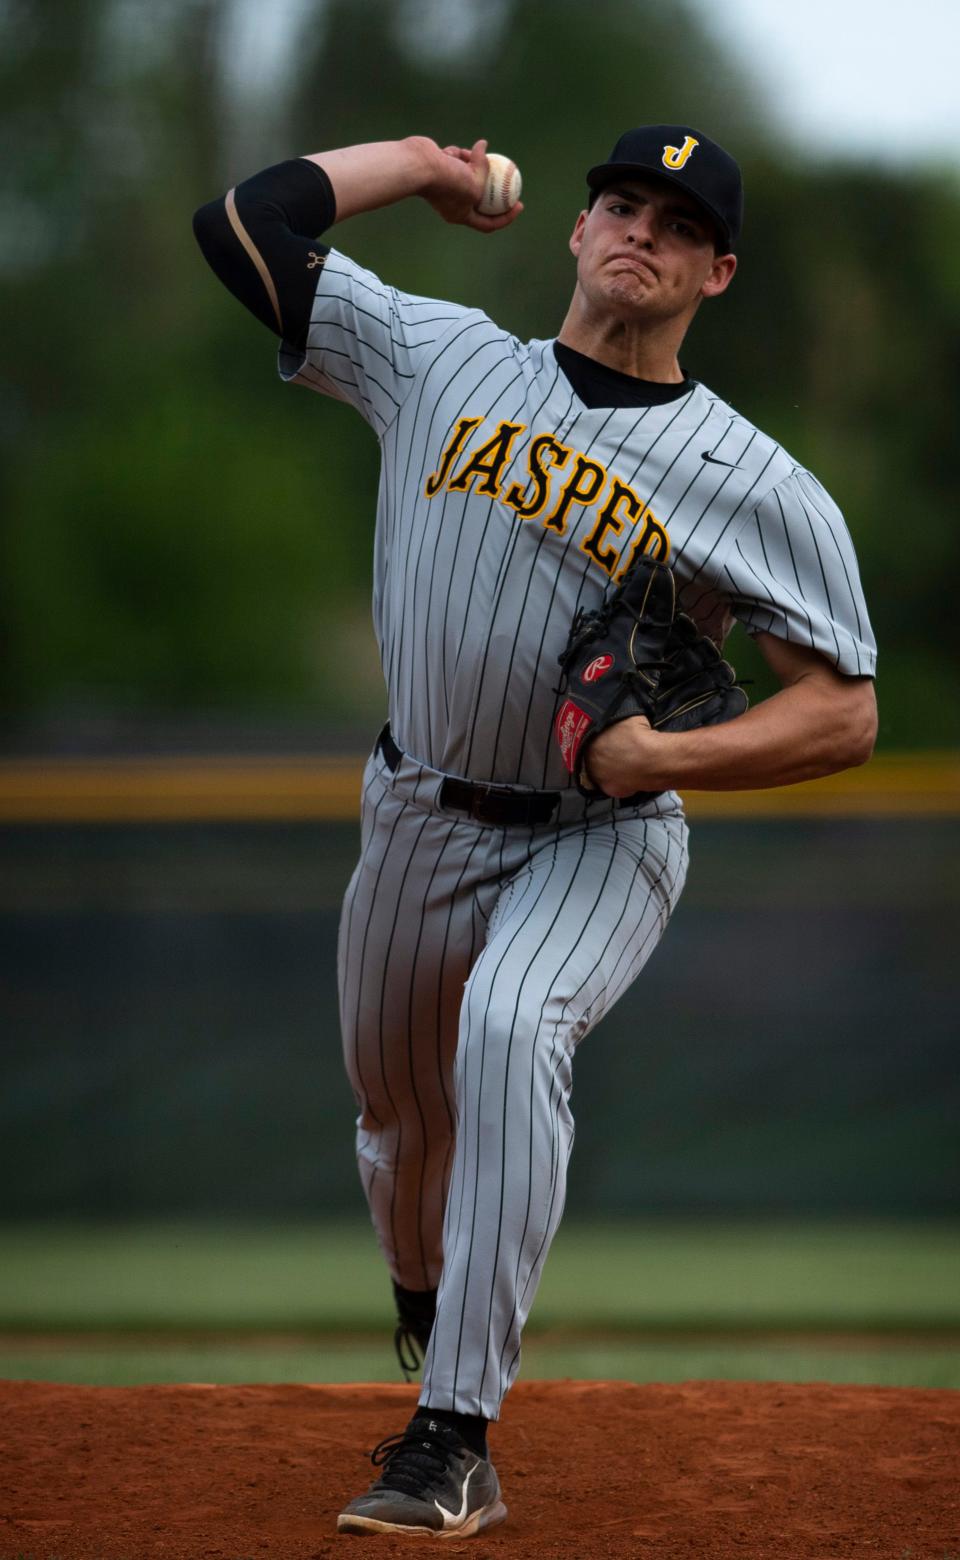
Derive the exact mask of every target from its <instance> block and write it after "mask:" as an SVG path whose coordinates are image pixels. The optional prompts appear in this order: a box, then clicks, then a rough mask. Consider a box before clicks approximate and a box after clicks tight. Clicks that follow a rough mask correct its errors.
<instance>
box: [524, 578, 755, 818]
mask: <svg viewBox="0 0 960 1560" xmlns="http://www.w3.org/2000/svg"><path fill="white" fill-rule="evenodd" d="M560 665H561V667H562V668H563V673H564V678H563V683H562V686H561V689H560V693H561V694H562V695H563V703H562V704H561V706H560V711H559V713H558V715H557V719H556V723H555V726H554V735H555V736H556V739H557V741H558V743H559V744H560V752H561V754H562V756H563V762H564V764H565V765H566V767H567V770H568V771H569V773H570V774H572V775H573V776H574V777H575V779H576V782H577V785H578V786H579V788H580V790H581V791H583V793H584V795H586V796H591V795H592V796H595V795H596V794H597V787H596V786H594V785H592V784H591V782H590V779H589V777H588V775H587V772H586V755H587V751H588V749H589V746H590V743H591V742H592V741H593V740H594V739H595V738H596V737H598V736H599V735H600V733H601V732H602V731H606V730H607V728H608V727H609V726H613V725H615V724H616V722H617V721H620V720H628V719H629V718H630V717H631V716H632V715H643V716H645V718H646V719H647V720H648V721H649V722H650V725H651V726H653V727H654V728H655V729H656V730H658V731H690V730H692V729H693V728H694V727H695V726H713V725H718V724H719V723H720V722H721V721H726V720H732V719H733V718H734V716H736V715H742V714H743V712H744V710H745V709H746V708H747V696H746V694H745V693H744V691H743V689H742V687H741V686H740V685H739V683H738V682H737V674H736V672H735V671H734V669H733V667H732V666H731V665H730V663H729V662H728V661H725V660H724V659H723V656H722V655H721V654H720V651H719V650H718V649H717V647H716V645H715V644H714V642H713V640H712V639H708V638H707V637H706V636H705V635H703V634H701V633H700V631H699V630H698V628H697V626H696V624H695V623H694V622H693V619H692V618H689V617H687V616H686V614H685V613H683V612H677V611H676V594H675V585H674V577H673V571H672V570H671V569H670V568H668V567H667V565H666V564H663V563H658V562H657V561H656V560H655V559H653V558H650V557H648V556H647V555H646V554H640V556H639V557H638V558H637V559H636V560H635V562H634V563H633V564H632V565H631V568H630V570H629V572H628V573H627V574H626V576H625V577H624V579H623V580H622V582H621V584H620V586H619V587H618V589H617V590H616V591H615V592H614V594H613V595H612V596H611V597H610V599H609V600H608V601H606V602H604V604H603V606H602V607H601V608H600V609H599V610H598V611H596V612H584V611H583V610H582V609H581V611H580V612H578V613H577V616H576V618H575V619H574V621H573V626H572V628H571V630H570V635H569V638H568V640H567V644H566V648H565V649H564V651H563V653H562V655H561V656H560ZM626 800H628V801H629V800H633V798H626Z"/></svg>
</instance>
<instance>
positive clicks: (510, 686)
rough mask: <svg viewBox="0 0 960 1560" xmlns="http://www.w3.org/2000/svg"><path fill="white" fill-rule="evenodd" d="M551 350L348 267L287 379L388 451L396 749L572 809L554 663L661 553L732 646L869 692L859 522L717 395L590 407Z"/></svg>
mask: <svg viewBox="0 0 960 1560" xmlns="http://www.w3.org/2000/svg"><path fill="white" fill-rule="evenodd" d="M552 345H553V344H552V342H550V341H537V340H534V341H530V342H527V343H523V342H520V341H519V340H517V339H516V337H514V336H511V335H509V334H508V333H507V332H506V331H504V330H502V329H500V328H499V327H498V326H497V325H495V324H494V323H493V321H492V320H490V319H489V318H488V317H487V315H485V314H484V313H482V312H481V311H479V310H476V309H468V308H464V307H461V306H459V305H457V304H452V303H446V302H442V301H439V300H436V299H431V298H420V297H415V296H412V295H410V294H406V293H402V292H399V291H397V289H395V288H393V287H389V286H386V285H385V284H384V283H383V282H381V281H380V280H379V279H378V278H377V277H376V276H375V275H374V274H373V273H372V272H371V271H368V270H365V269H363V268H361V267H360V266H358V265H356V264H355V263H353V262H352V261H351V260H349V259H348V258H347V257H346V256H344V255H342V254H341V253H339V252H338V251H336V250H332V251H331V252H330V254H329V256H328V257H327V259H326V263H325V264H324V265H323V266H322V268H321V269H320V273H319V280H318V284H317V292H316V297H315V301H314V307H313V311H312V319H311V325H310V330H309V333H308V337H307V347H306V353H305V354H303V353H300V352H298V351H295V350H294V349H292V348H290V347H289V346H287V345H284V346H282V347H281V352H280V371H281V374H282V376H283V377H284V378H285V379H289V380H295V381H296V382H298V383H300V384H303V385H306V386H308V387H310V388H312V389H315V390H318V391H321V392H322V393H324V394H327V395H330V396H333V397H335V398H337V399H339V400H343V401H347V402H349V403H350V404H351V405H353V406H354V407H355V408H356V409H357V410H358V411H359V412H360V413H361V414H362V416H363V417H364V418H365V419H366V420H367V421H368V422H369V423H370V425H371V427H372V428H373V429H374V431H375V432H376V434H377V436H378V438H379V441H380V445H381V453H382V467H381V478H380V492H379V501H378V515H377V530H376V542H375V562H374V624H375V629H376V633H377V638H378V642H379V646H380V653H381V658H382V663H383V668H384V674H385V677H386V681H387V688H388V694H389V709H390V720H391V725H392V728H393V731H394V734H395V736H396V739H397V741H398V743H399V744H400V746H401V747H402V748H403V749H405V750H406V751H407V752H410V753H413V754H416V755H417V757H418V758H420V759H421V760H422V761H424V762H425V763H427V764H429V765H431V766H432V767H433V768H435V769H437V770H439V771H442V772H444V773H448V774H459V775H464V776H467V777H469V778H471V779H474V780H494V781H498V782H501V783H513V784H521V785H530V786H534V787H537V788H549V789H562V788H565V787H566V786H568V785H569V784H570V778H569V776H568V775H567V773H566V770H565V769H564V767H563V764H562V760H561V757H560V753H559V749H558V748H557V745H556V743H555V742H554V741H553V739H552V734H551V733H552V724H553V719H554V716H555V713H556V708H557V700H556V693H555V689H556V685H557V678H558V670H557V657H558V655H559V653H560V651H561V649H562V648H563V646H564V644H565V642H566V638H567V633H568V630H569V626H570V623H571V621H572V618H573V616H574V614H575V612H576V610H577V608H578V607H581V606H584V607H587V608H593V607H596V606H598V605H599V604H600V603H601V601H602V600H603V598H604V596H605V595H606V594H608V593H609V592H610V591H611V590H612V589H613V588H614V585H615V582H616V581H617V579H618V578H619V577H620V576H621V574H622V573H623V571H624V569H625V568H626V567H627V566H628V565H629V563H630V561H631V559H632V557H633V556H634V555H635V553H636V551H637V550H638V549H639V550H644V551H647V552H651V553H654V554H655V555H657V556H659V557H662V558H666V559H668V560H669V562H670V563H671V565H672V567H673V570H674V573H675V576H676V580H677V587H678V603H679V605H680V606H681V607H682V608H683V609H684V610H685V611H687V612H688V613H689V614H690V615H691V616H692V617H693V618H694V619H695V620H696V621H697V623H698V624H699V626H700V627H701V629H702V630H703V631H704V632H706V633H709V634H710V635H711V636H712V637H714V638H715V639H716V640H717V641H718V642H719V643H722V641H723V639H724V638H725V637H726V635H727V633H728V632H729V631H730V629H731V627H732V626H733V623H734V620H735V619H739V620H740V621H741V622H743V623H744V624H745V625H746V626H747V627H748V628H749V629H752V630H753V631H760V630H768V631H769V632H771V633H773V634H775V635H777V636H779V637H781V638H783V639H785V640H788V641H790V642H792V643H796V644H803V645H810V646H812V647H813V648H815V649H816V650H818V651H820V652H821V653H822V654H823V655H824V656H825V657H826V658H827V659H828V660H829V661H830V662H831V663H832V664H834V665H835V666H836V667H837V668H838V669H839V670H840V671H842V672H844V673H847V674H850V675H872V674H873V672H874V669H875V645H874V639H873V635H872V632H871V629H870V624H869V620H868V616H867V611H866V606H865V603H864V599H863V594H862V590H861V586H860V580H859V574H858V569H857V562H856V557H855V555H854V551H853V546H852V543H851V541H850V537H849V534H848V531H847V528H846V526H845V524H844V521H843V518H842V516H841V514H840V512H839V510H838V509H837V507H836V505H835V504H834V503H833V501H832V500H831V498H830V497H829V495H828V494H827V493H826V492H825V491H824V489H823V488H822V487H821V486H820V484H819V483H818V482H817V481H816V479H815V478H814V477H812V476H811V475H810V474H809V472H807V471H805V470H803V468H802V467H800V466H799V465H798V464H797V463H796V461H794V460H793V459H792V458H791V456H790V455H788V454H787V452H786V451H785V450H784V449H783V448H782V447H781V446H780V445H779V444H777V442H776V441H775V440H773V439H771V438H770V437H769V436H767V435H766V434H764V433H762V432H760V431H759V430H758V429H757V428H755V427H754V426H753V425H752V424H751V423H749V422H748V421H747V419H746V418H744V417H741V416H740V415H739V414H738V413H737V412H736V411H734V409H733V408H732V407H730V406H728V405H727V404H726V403H725V402H723V401H722V400H720V399H719V398H718V397H717V396H716V395H714V394H713V393H712V392H711V391H709V390H708V389H706V388H705V387H704V386H703V385H700V384H695V385H693V386H692V387H691V389H690V390H689V393H688V394H686V395H681V396H680V397H679V398H678V399H675V400H670V401H667V402H666V403H665V404H661V405H652V406H641V407H636V406H629V407H613V408H611V407H594V408H590V407H587V406H585V405H584V403H583V402H582V401H581V400H580V399H579V398H578V397H577V395H576V394H575V392H574V390H573V388H572V386H571V384H570V382H569V380H568V379H567V378H566V376H565V375H564V373H563V372H562V370H561V368H560V366H559V364H558V362H557V359H556V357H555V355H554V352H553V350H552Z"/></svg>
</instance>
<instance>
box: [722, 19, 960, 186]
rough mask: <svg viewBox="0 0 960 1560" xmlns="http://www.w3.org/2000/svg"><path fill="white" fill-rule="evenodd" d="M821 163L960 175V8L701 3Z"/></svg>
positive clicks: (771, 104)
mask: <svg viewBox="0 0 960 1560" xmlns="http://www.w3.org/2000/svg"><path fill="white" fill-rule="evenodd" d="M695 4H696V6H697V9H698V10H699V11H700V13H701V15H702V17H703V21H704V23H705V25H706V26H707V27H708V29H709V30H710V32H711V33H712V34H713V35H714V36H715V37H717V38H718V39H722V40H723V41H725V42H726V43H727V44H728V45H729V46H730V47H731V48H732V49H733V50H734V51H735V53H736V54H738V55H739V56H740V58H741V59H742V60H743V61H744V62H745V63H746V64H747V66H748V68H749V69H750V71H751V73H752V74H753V75H754V77H755V79H756V80H757V82H758V84H759V85H760V88H761V90H762V92H763V95H764V97H765V98H766V100H767V103H768V105H769V107H770V109H771V112H772V113H773V114H774V116H775V118H776V119H777V120H779V121H780V122H781V123H782V124H783V125H784V127H785V128H786V130H787V131H788V134H789V136H790V138H791V139H792V140H794V141H797V142H800V143H802V144H805V145H806V146H808V147H809V148H810V150H811V152H813V153H814V154H817V155H823V154H824V153H826V154H827V155H830V156H836V155H838V154H842V153H843V152H845V151H847V150H849V151H850V152H852V153H854V154H857V155H860V156H863V155H864V154H866V155H873V156H876V157H878V158H880V159H882V160H884V161H892V162H914V161H918V160H922V161H935V162H941V163H950V164H952V165H953V166H955V167H957V168H958V169H960V87H958V67H957V62H958V60H960V0H908V3H904V0H695Z"/></svg>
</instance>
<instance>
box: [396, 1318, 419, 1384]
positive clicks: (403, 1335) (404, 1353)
mask: <svg viewBox="0 0 960 1560" xmlns="http://www.w3.org/2000/svg"><path fill="white" fill-rule="evenodd" d="M393 1347H394V1348H395V1349H396V1351H397V1360H398V1361H399V1364H400V1369H401V1370H402V1371H403V1374H404V1379H405V1380H407V1381H411V1380H412V1379H413V1377H414V1376H415V1375H416V1374H417V1371H418V1370H419V1369H420V1366H421V1365H422V1364H423V1357H422V1355H421V1353H420V1340H419V1339H418V1338H417V1335H416V1333H415V1332H414V1331H413V1329H412V1328H411V1327H405V1326H404V1324H403V1322H398V1323H397V1326H396V1328H395V1330H394V1334H393Z"/></svg>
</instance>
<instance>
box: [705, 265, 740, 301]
mask: <svg viewBox="0 0 960 1560" xmlns="http://www.w3.org/2000/svg"><path fill="white" fill-rule="evenodd" d="M736 269H737V257H736V255H714V257H713V265H712V266H711V268H710V273H709V275H708V277H707V279H706V281H705V282H704V284H703V286H702V287H701V289H700V292H701V296H702V297H704V298H716V297H718V296H719V295H720V293H722V292H726V290H727V288H728V287H729V286H730V283H731V282H732V281H733V273H734V271H735V270H736Z"/></svg>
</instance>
